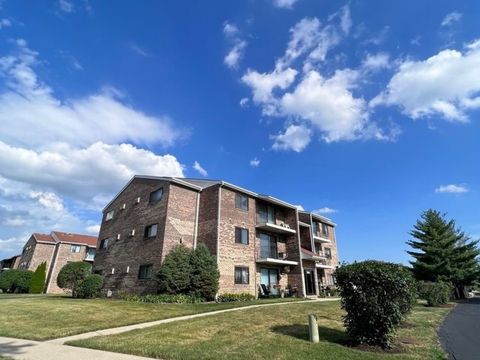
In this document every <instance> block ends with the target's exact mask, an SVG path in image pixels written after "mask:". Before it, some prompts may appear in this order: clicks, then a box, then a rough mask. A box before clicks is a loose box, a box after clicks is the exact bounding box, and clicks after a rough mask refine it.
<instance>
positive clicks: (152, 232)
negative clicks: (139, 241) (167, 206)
mask: <svg viewBox="0 0 480 360" xmlns="http://www.w3.org/2000/svg"><path fill="white" fill-rule="evenodd" d="M157 229H158V224H152V225H149V226H147V227H145V237H146V238H153V237H155V236H157Z"/></svg>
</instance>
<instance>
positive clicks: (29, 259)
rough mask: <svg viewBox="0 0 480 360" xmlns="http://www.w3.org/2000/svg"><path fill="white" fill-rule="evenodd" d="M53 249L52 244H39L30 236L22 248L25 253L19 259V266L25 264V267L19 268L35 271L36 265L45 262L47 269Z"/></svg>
mask: <svg viewBox="0 0 480 360" xmlns="http://www.w3.org/2000/svg"><path fill="white" fill-rule="evenodd" d="M54 249H55V245H54V244H53V243H52V244H45V243H39V242H37V241H36V240H35V238H34V237H33V236H31V237H30V239H28V241H27V243H26V244H25V246H24V250H25V251H24V253H23V254H22V257H21V259H20V265H21V264H24V263H25V266H21V267H20V268H22V269H26V270H31V271H35V270H37V267H38V265H40V264H41V263H42V262H44V261H45V262H46V263H47V269H48V268H49V266H50V261H51V260H52V255H53V251H54Z"/></svg>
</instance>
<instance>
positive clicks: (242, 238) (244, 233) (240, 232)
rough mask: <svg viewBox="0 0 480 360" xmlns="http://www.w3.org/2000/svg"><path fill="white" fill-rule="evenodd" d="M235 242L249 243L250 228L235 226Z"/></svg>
mask: <svg viewBox="0 0 480 360" xmlns="http://www.w3.org/2000/svg"><path fill="white" fill-rule="evenodd" d="M235 243H236V244H244V245H248V229H242V228H239V227H236V228H235Z"/></svg>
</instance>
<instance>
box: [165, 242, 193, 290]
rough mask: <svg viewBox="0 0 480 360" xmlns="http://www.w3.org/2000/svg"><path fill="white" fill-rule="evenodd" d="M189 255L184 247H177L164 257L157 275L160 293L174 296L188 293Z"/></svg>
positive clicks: (189, 251)
mask: <svg viewBox="0 0 480 360" xmlns="http://www.w3.org/2000/svg"><path fill="white" fill-rule="evenodd" d="M190 253H191V250H189V249H188V248H187V247H185V246H184V245H177V246H175V247H174V248H173V249H172V250H171V251H170V252H169V253H168V255H167V256H165V260H164V261H163V263H162V265H161V266H160V270H159V271H158V274H157V278H158V286H159V289H160V292H161V293H166V294H172V295H175V294H188V293H189V292H190V276H191V274H192V267H191V265H190Z"/></svg>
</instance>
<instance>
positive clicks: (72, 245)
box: [14, 231, 97, 293]
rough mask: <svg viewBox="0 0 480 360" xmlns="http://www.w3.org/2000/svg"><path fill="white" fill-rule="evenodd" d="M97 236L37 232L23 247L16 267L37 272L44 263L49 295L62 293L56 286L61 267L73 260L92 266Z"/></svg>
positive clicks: (46, 289)
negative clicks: (88, 263)
mask: <svg viewBox="0 0 480 360" xmlns="http://www.w3.org/2000/svg"><path fill="white" fill-rule="evenodd" d="M96 246H97V237H95V236H88V235H81V234H70V233H64V232H59V231H52V232H51V233H50V234H38V233H34V234H32V236H30V238H29V239H28V241H27V243H26V244H25V246H24V247H23V252H22V254H21V255H20V258H19V260H17V266H16V267H14V268H18V269H25V270H31V271H35V270H36V269H37V267H38V265H40V264H41V263H42V262H46V263H47V279H46V285H45V292H46V293H63V292H64V291H63V290H62V289H60V288H59V287H58V286H57V276H58V273H59V272H60V270H61V269H62V267H63V266H64V265H65V264H67V263H68V262H72V261H88V262H92V263H93V259H94V257H95V251H96V250H95V249H96Z"/></svg>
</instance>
